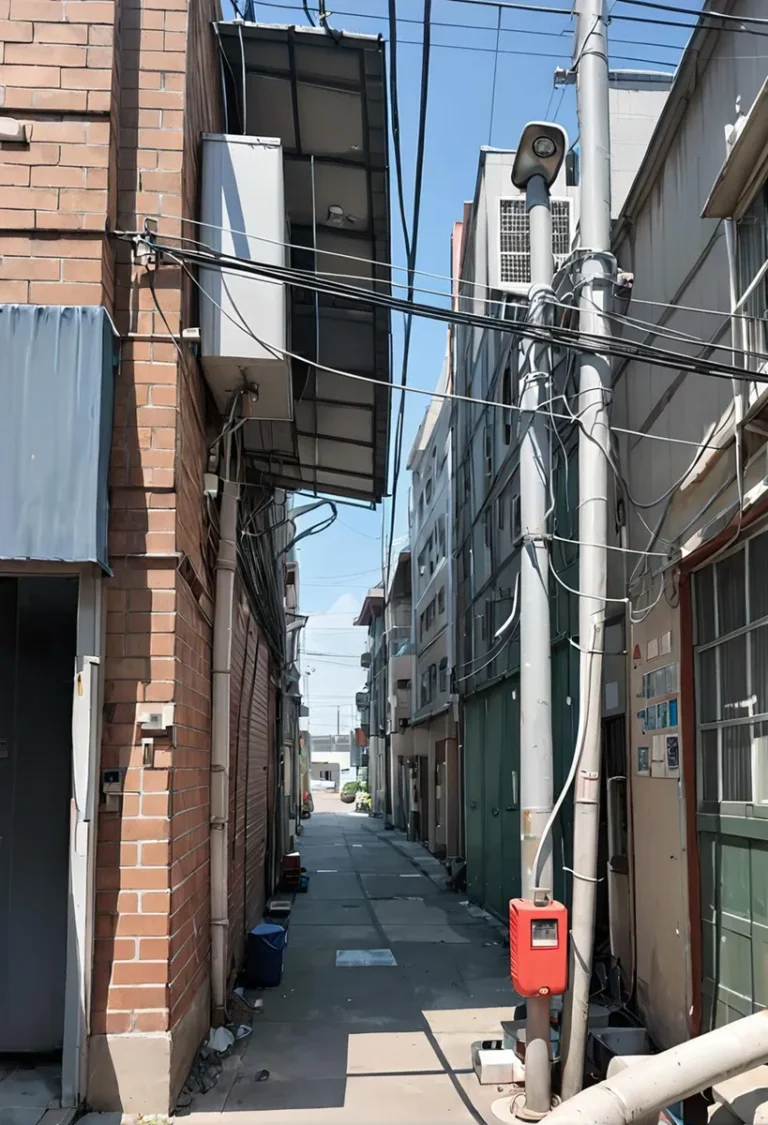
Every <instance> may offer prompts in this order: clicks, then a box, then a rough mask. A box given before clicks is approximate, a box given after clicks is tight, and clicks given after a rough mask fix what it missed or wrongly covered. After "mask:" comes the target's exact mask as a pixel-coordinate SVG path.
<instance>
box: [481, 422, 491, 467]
mask: <svg viewBox="0 0 768 1125" xmlns="http://www.w3.org/2000/svg"><path fill="white" fill-rule="evenodd" d="M483 455H484V457H485V475H486V477H488V478H490V477H492V476H493V427H492V426H486V427H485V434H484V435H483Z"/></svg>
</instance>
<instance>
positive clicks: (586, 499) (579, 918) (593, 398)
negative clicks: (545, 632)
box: [561, 0, 616, 1100]
mask: <svg viewBox="0 0 768 1125" xmlns="http://www.w3.org/2000/svg"><path fill="white" fill-rule="evenodd" d="M576 12H577V20H578V24H577V34H576V54H575V57H574V62H573V68H574V70H575V71H576V101H577V107H578V119H579V135H580V137H581V162H580V163H581V177H580V197H581V217H580V229H581V245H582V247H583V249H584V256H583V258H582V262H581V269H580V278H579V289H578V291H579V324H580V328H581V330H582V331H583V332H585V333H589V334H590V335H592V336H605V337H608V336H609V335H610V327H609V324H608V322H607V321H606V319H605V316H604V315H603V314H604V311H605V309H606V308H607V306H608V305H609V302H610V301H611V296H612V294H611V289H612V283H613V281H614V279H615V273H616V267H615V261H614V259H613V258H612V256H611V253H610V249H611V168H610V129H609V114H608V37H607V18H606V11H605V0H576ZM610 386H611V366H610V361H609V359H608V358H607V357H606V356H602V355H582V356H581V357H580V359H579V403H578V409H579V417H580V427H581V428H580V432H579V541H580V546H579V591H580V597H579V643H580V645H581V650H582V651H581V661H580V671H581V677H582V690H581V693H580V694H581V698H582V700H583V706H584V707H585V709H586V711H585V716H584V744H583V749H582V754H581V761H580V765H579V769H578V772H577V774H576V791H575V799H574V818H573V873H574V878H573V898H572V907H571V956H570V973H569V986H570V987H569V992H568V993H567V995H566V999H565V1011H564V1019H563V1058H564V1063H563V1072H562V1084H561V1092H562V1097H563V1099H564V1100H565V1099H566V1098H570V1097H573V1095H574V1094H577V1093H578V1092H579V1090H581V1087H582V1081H583V1075H584V1055H585V1050H586V1041H587V1030H588V1027H587V1021H588V1016H589V986H590V980H591V976H592V955H593V950H594V926H595V898H596V890H597V881H598V878H597V843H598V830H599V819H600V766H601V725H602V724H601V718H602V708H601V685H602V674H603V652H604V648H605V598H606V588H607V550H606V543H607V536H608V454H609V452H610V428H609V426H610V423H609V416H608V397H609V393H610Z"/></svg>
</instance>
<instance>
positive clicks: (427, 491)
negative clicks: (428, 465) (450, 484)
mask: <svg viewBox="0 0 768 1125" xmlns="http://www.w3.org/2000/svg"><path fill="white" fill-rule="evenodd" d="M424 494H425V497H426V501H427V503H428V504H429V503H431V501H432V477H427V483H426V484H425V485H424Z"/></svg>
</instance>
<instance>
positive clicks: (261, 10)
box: [256, 0, 701, 733]
mask: <svg viewBox="0 0 768 1125" xmlns="http://www.w3.org/2000/svg"><path fill="white" fill-rule="evenodd" d="M536 2H537V3H539V4H542V5H546V6H548V7H552V8H560V9H563V8H569V7H570V0H536ZM676 3H677V5H678V6H683V5H684V6H685V7H687V8H690V9H691V10H698V9H699V8H700V6H701V5H700V3H699V2H698V0H682V2H681V0H676ZM310 7H311V8H313V9H314V7H315V0H310ZM327 8H328V11H329V12H331V13H332V15H331V23H332V25H333V26H335V27H339V28H343V29H345V30H347V31H357V32H363V33H366V34H381V35H383V36H384V37H385V38H387V37H388V25H387V19H386V11H387V2H386V0H339V4H338V6H337V4H336V3H335V2H331V0H328V3H327ZM610 8H611V9H612V12H613V14H614V15H619V14H626V15H642V14H647V15H648V16H651V17H654V18H664V16H663V13H660V12H657V11H650V10H649V11H647V12H646V13H643V11H642V9H638V8H634V7H627V6H626V5H624V4H623V3H622V2H621V0H615V2H614V3H612V4H610ZM349 13H351V14H349ZM398 14H399V16H400V17H404V18H405V19H407V20H415V21H416V22H415V23H408V22H402V23H399V25H398V35H399V41H400V42H399V48H398V77H399V101H400V122H401V134H402V154H403V165H404V178H405V191H406V204H407V207H408V211H409V219H410V209H411V203H412V199H413V168H414V156H415V148H416V131H417V124H418V103H419V85H420V77H421V46H420V42H421V26H420V24H421V16H422V0H399V3H398ZM256 18H257V19H258V20H259V21H260V22H268V23H296V24H305V23H306V22H307V21H306V17H305V16H304V14H303V10H302V7H301V4H300V3H298V4H293V5H291V6H290V7H280V6H277V5H272V4H266V3H257V4H256ZM669 18H670V19H675V18H677V19H678V20H679V19H680V18H681V17H679V16H677V17H675V16H674V15H670V17H669ZM498 19H499V14H498V9H497V8H496V7H484V6H480V5H476V4H471V3H462V2H458V3H457V2H453V0H433V5H432V26H433V30H432V42H433V50H432V56H431V71H430V90H429V109H428V117H427V140H426V148H425V163H424V183H423V195H422V200H423V202H422V212H421V225H420V233H419V246H418V263H417V264H418V266H419V268H421V269H423V270H428V271H430V272H434V273H440V274H447V273H448V272H449V269H450V263H449V239H450V235H451V228H452V224H453V223H454V221H456V220H457V219H460V218H461V210H462V203H463V202H464V200H467V199H471V198H472V196H473V194H474V187H475V178H476V173H477V165H478V154H479V149H480V147H481V146H482V145H487V144H489V143H490V144H492V145H494V146H497V147H510V148H513V147H514V145H515V143H516V141H517V139H518V138H519V136H520V133H521V130H522V127H523V125H524V124H525V123H526V121H531V120H547V119H549V120H552V119H553V118H555V115H556V120H557V121H559V122H560V124H562V125H564V126H565V128H566V129H567V130H568V134H569V136H570V138H571V140H574V139H575V138H576V128H575V121H576V115H575V94H574V89H573V87H567V88H566V89H565V91H563V89H562V88H559V89H558V90H556V91H554V90H553V81H552V78H553V72H554V70H555V68H556V67H566V66H567V65H568V63H569V60H570V54H571V46H572V36H573V21H572V20H571V19H570V18H569V17H568V16H566V15H562V14H556V15H555V14H552V15H550V14H544V13H532V12H521V11H512V10H505V11H504V12H503V13H502V18H501V32H500V33H499V32H498ZM444 24H453V25H458V26H453V27H448V26H441V25H444ZM688 35H689V32H687V31H685V30H683V29H681V28H664V27H659V26H654V25H652V24H637V23H631V22H618V21H617V22H613V23H612V25H611V44H612V46H611V56H612V57H611V64H612V66H614V67H616V68H622V69H630V68H631V69H648V70H672V69H674V65H675V63H676V62H677V59H678V58H679V53H680V47H681V46H682V45H683V44H684V43H685V40H686V39H687V37H688ZM497 44H498V48H499V52H498V55H497V53H496V48H497ZM451 45H452V46H451ZM670 47H671V48H672V49H670ZM468 48H474V49H473V50H470V49H468ZM494 75H495V82H494ZM492 107H493V109H492ZM491 119H492V121H493V125H492V128H491ZM390 197H391V200H392V203H393V205H394V206H395V207H396V186H395V180H394V167H393V171H392V183H391V191H390ZM392 261H393V262H394V263H395V264H399V265H402V264H403V263H404V261H405V253H404V250H403V241H402V236H401V231H400V224H399V220H398V217H397V213H396V212H395V211H394V210H393V216H392ZM401 280H402V275H401ZM420 284H422V285H424V286H426V287H428V288H431V289H438V288H444V287H445V286H446V285H447V283H446V282H440V281H437V280H435V279H427V278H422V279H421V280H420ZM423 299H424V300H428V301H433V302H435V303H437V302H438V301H439V298H437V297H434V296H426V297H424V298H423ZM392 327H393V337H394V356H395V364H394V370H393V382H399V379H400V363H401V356H402V317H400V316H399V315H398V316H396V317H395V318H394V319H393V325H392ZM444 352H445V327H444V326H443V325H440V324H438V323H436V322H432V321H419V320H416V321H415V323H414V328H413V335H412V341H411V356H410V363H409V383H411V384H412V385H414V386H417V387H423V388H427V389H431V388H432V387H434V385H435V383H436V382H437V379H438V377H439V375H440V369H441V365H442V361H443V356H444ZM427 403H428V400H427V399H425V398H424V397H423V396H420V395H410V396H409V397H408V399H407V402H406V412H405V440H404V445H403V462H405V459H406V458H407V454H408V450H409V449H410V446H411V443H412V441H413V438H414V436H415V433H416V429H417V428H418V424H419V421H420V419H421V417H422V414H423V412H424V410H425V408H426V406H427ZM397 404H398V396H397V395H395V396H394V399H393V417H394V415H395V413H396V410H397ZM407 475H408V474H407V473H405V472H404V471H403V474H402V478H401V481H400V488H399V490H398V504H397V518H396V527H395V535H396V537H397V536H399V535H402V534H403V533H404V532H405V531H406V530H407V487H408V481H407ZM388 504H389V502H388V501H387V508H386V526H387V528H388V527H389V508H388ZM315 518H316V517H313V516H310V517H308V520H310V521H311V520H313V519H315ZM302 526H306V523H303V524H302ZM381 530H382V513H381V510H379V511H376V512H372V511H366V510H359V509H355V508H352V507H348V506H343V507H340V508H339V518H338V519H337V521H336V523H335V524H334V525H333V526H332V527H331V528H329V529H328V531H325V532H324V533H323V534H322V535H319V536H316V537H313V538H311V539H309V540H305V541H304V543H303V544H302V545H301V546H300V547H299V552H300V554H299V557H300V563H301V567H300V581H301V601H302V610H303V612H305V613H309V614H310V615H311V618H310V625H309V629H308V631H307V634H306V637H305V641H306V649H307V652H308V654H311V655H308V656H307V658H306V660H305V662H304V663H305V667H307V668H313V669H314V671H313V672H312V673H311V675H310V677H309V695H310V708H311V718H310V729H311V730H313V731H315V732H316V733H323V732H326V731H331V730H333V731H335V729H336V722H337V712H336V707H337V706H342V707H343V708H344V710H343V712H342V719H341V727H342V730H343V729H345V728H348V727H349V725H350V723H351V722H352V720H353V711H352V708H351V703H352V700H353V697H354V692H355V691H356V690H357V689H358V688H359V687H360V686H362V681H363V675H364V674H363V672H362V670H361V668H360V666H359V660H357V659H356V657H357V656H359V653H360V652H361V650H362V649H363V647H364V643H365V638H364V631H363V630H362V629H351V628H350V626H351V621H352V617H353V615H354V613H355V612H356V610H357V609H358V608H359V606H360V604H361V602H362V599H363V597H364V594H365V591H366V589H367V588H368V587H369V586H372V585H374V584H375V583H376V581H377V580H378V577H379V574H380V568H381V558H382V546H381Z"/></svg>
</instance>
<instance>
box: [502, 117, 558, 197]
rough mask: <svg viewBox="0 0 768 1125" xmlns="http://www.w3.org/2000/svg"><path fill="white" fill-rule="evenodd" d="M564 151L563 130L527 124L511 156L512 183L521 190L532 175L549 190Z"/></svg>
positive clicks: (543, 122)
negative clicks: (538, 177) (512, 158)
mask: <svg viewBox="0 0 768 1125" xmlns="http://www.w3.org/2000/svg"><path fill="white" fill-rule="evenodd" d="M567 152H568V134H567V133H566V131H565V129H563V128H562V127H561V126H560V125H552V124H550V123H549V122H547V121H529V122H528V124H527V125H526V126H525V128H524V129H523V135H522V137H521V138H520V144H519V145H518V147H517V152H516V153H515V162H514V164H513V165H512V183H513V184H514V185H515V187H517V188H524V187H526V186H527V184H528V181H529V180H531V179H533V177H534V176H541V178H542V179H543V180H544V182H545V183H546V185H547V187H548V188H549V187H552V184H553V183H554V182H555V180H556V179H557V175H558V172H559V171H560V169H561V167H562V164H563V161H564V160H565V154H566V153H567Z"/></svg>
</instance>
